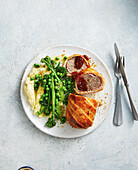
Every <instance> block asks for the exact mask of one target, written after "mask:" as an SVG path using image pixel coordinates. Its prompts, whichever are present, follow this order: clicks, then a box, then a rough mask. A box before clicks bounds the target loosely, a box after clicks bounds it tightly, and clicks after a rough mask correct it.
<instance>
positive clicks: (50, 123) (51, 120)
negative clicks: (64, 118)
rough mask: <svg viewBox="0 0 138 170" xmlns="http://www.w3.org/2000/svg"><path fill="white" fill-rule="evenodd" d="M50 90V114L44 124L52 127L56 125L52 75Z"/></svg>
mask: <svg viewBox="0 0 138 170" xmlns="http://www.w3.org/2000/svg"><path fill="white" fill-rule="evenodd" d="M51 92H52V116H51V118H49V119H48V121H47V123H46V125H47V126H48V127H53V126H55V125H56V121H55V89H54V78H53V76H52V82H51Z"/></svg>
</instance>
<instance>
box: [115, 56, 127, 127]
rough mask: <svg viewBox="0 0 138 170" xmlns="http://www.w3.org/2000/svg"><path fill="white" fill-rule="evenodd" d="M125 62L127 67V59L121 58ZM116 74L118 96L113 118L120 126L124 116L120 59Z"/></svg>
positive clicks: (117, 60) (117, 61)
mask: <svg viewBox="0 0 138 170" xmlns="http://www.w3.org/2000/svg"><path fill="white" fill-rule="evenodd" d="M121 60H122V61H123V66H125V58H124V57H121ZM114 74H115V76H116V78H117V96H116V105H115V113H114V118H113V123H114V124H115V125H117V126H120V125H121V124H122V123H123V115H122V104H121V93H120V88H121V86H120V85H121V77H122V76H121V73H120V60H119V58H117V59H116V63H115V68H114Z"/></svg>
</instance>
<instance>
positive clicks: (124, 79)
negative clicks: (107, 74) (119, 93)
mask: <svg viewBox="0 0 138 170" xmlns="http://www.w3.org/2000/svg"><path fill="white" fill-rule="evenodd" d="M114 49H115V54H116V57H117V58H118V59H119V61H120V62H119V64H120V68H119V69H120V72H121V75H122V78H123V81H124V84H125V86H128V81H127V77H126V73H125V70H124V66H123V64H122V60H121V57H120V53H119V50H118V47H117V45H116V43H114Z"/></svg>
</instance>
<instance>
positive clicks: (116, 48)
mask: <svg viewBox="0 0 138 170" xmlns="http://www.w3.org/2000/svg"><path fill="white" fill-rule="evenodd" d="M114 49H115V54H116V57H117V58H119V57H120V53H119V50H118V47H117V45H116V43H114Z"/></svg>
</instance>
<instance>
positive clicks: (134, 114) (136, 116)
mask: <svg viewBox="0 0 138 170" xmlns="http://www.w3.org/2000/svg"><path fill="white" fill-rule="evenodd" d="M126 89H127V94H128V97H129V101H130V105H131V109H132V114H133V117H134V119H135V120H137V121H138V114H137V111H136V109H135V106H134V103H133V101H132V98H131V95H130V91H129V85H128V84H127V85H126Z"/></svg>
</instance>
